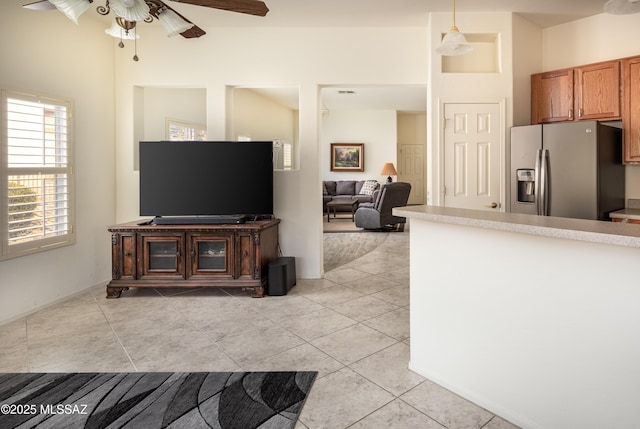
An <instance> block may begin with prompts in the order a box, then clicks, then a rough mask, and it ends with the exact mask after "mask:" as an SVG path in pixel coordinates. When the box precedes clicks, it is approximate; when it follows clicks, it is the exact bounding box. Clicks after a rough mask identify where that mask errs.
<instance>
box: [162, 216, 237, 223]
mask: <svg viewBox="0 0 640 429" xmlns="http://www.w3.org/2000/svg"><path fill="white" fill-rule="evenodd" d="M246 221H247V217H246V216H244V215H201V216H168V217H162V216H156V217H155V218H154V219H153V222H152V223H153V224H154V225H226V224H235V225H237V224H241V223H245V222H246Z"/></svg>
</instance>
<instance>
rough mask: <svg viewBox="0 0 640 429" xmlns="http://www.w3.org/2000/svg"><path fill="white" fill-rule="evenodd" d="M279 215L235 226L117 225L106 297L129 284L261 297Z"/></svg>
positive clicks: (113, 232) (113, 231)
mask: <svg viewBox="0 0 640 429" xmlns="http://www.w3.org/2000/svg"><path fill="white" fill-rule="evenodd" d="M279 223H280V220H279V219H274V220H260V221H255V222H247V223H243V224H232V225H138V224H137V223H135V222H132V223H124V224H119V225H114V226H111V227H109V228H108V230H109V231H110V232H111V249H112V250H111V255H112V276H111V277H112V280H111V282H109V284H107V298H119V297H120V295H121V294H122V292H124V291H126V290H128V289H129V288H130V287H151V288H168V287H171V288H180V287H185V288H190V287H234V288H243V289H245V290H250V291H251V292H252V296H254V297H262V296H263V295H264V292H265V287H266V284H267V275H268V273H267V268H268V265H269V263H270V262H272V261H274V260H276V259H277V258H278V224H279Z"/></svg>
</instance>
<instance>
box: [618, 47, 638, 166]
mask: <svg viewBox="0 0 640 429" xmlns="http://www.w3.org/2000/svg"><path fill="white" fill-rule="evenodd" d="M622 73H623V82H624V98H623V105H624V107H623V109H622V123H623V128H624V131H623V132H624V143H623V145H624V160H623V161H624V163H626V164H640V57H634V58H628V59H625V60H623V62H622Z"/></svg>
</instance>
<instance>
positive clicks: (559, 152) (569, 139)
mask: <svg viewBox="0 0 640 429" xmlns="http://www.w3.org/2000/svg"><path fill="white" fill-rule="evenodd" d="M624 178H625V169H624V165H622V130H621V129H619V128H616V127H613V126H608V125H606V124H603V123H601V122H597V121H580V122H563V123H555V124H545V125H528V126H522V127H513V128H511V212H514V213H528V214H538V215H544V216H559V217H570V218H580V219H598V220H610V219H609V213H610V212H612V211H615V210H619V209H623V208H624V206H625V205H624V198H625V195H624V192H625V190H624V182H625V179H624Z"/></svg>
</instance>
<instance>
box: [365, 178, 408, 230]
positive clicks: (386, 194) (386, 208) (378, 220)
mask: <svg viewBox="0 0 640 429" xmlns="http://www.w3.org/2000/svg"><path fill="white" fill-rule="evenodd" d="M410 192H411V184H409V183H405V182H394V183H387V184H385V185H383V186H382V189H380V192H379V193H378V197H377V198H376V201H375V202H373V203H369V204H366V203H365V204H360V207H359V208H358V210H356V215H355V222H356V226H357V227H358V228H364V229H390V228H397V229H398V230H400V231H403V230H404V224H405V223H406V221H407V220H406V218H404V217H398V216H394V215H393V214H391V209H393V208H394V207H404V206H406V205H407V201H408V200H409V193H410Z"/></svg>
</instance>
